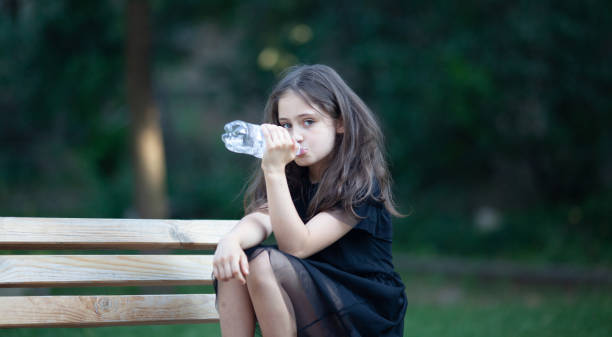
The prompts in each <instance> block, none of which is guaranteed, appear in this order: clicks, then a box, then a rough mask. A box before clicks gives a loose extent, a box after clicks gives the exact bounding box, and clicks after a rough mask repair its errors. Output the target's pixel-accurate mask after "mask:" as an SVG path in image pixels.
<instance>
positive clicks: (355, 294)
mask: <svg viewBox="0 0 612 337" xmlns="http://www.w3.org/2000/svg"><path fill="white" fill-rule="evenodd" d="M265 122H266V123H267V124H263V125H262V132H263V135H264V139H265V142H266V149H265V152H264V155H263V159H262V160H261V170H257V172H256V175H255V176H254V178H253V179H252V181H251V184H250V186H249V188H248V190H247V193H246V196H245V214H246V216H245V217H244V218H242V220H241V221H240V222H239V223H238V225H237V226H236V227H235V228H234V229H233V230H232V231H231V232H230V233H228V234H227V235H226V236H225V237H223V238H222V240H221V241H220V242H219V245H218V246H217V250H216V252H215V256H214V259H213V270H214V272H213V274H214V277H215V290H216V292H217V301H218V303H217V305H218V310H219V317H220V321H221V331H222V334H223V336H225V337H227V336H253V334H254V329H255V321H257V322H258V323H259V326H260V328H261V332H262V334H263V335H264V336H266V337H268V336H283V337H286V336H296V335H297V336H316V337H321V336H402V334H403V321H404V314H405V311H406V303H407V302H406V296H405V293H404V285H403V284H402V281H401V279H400V277H399V275H398V274H397V273H396V272H394V270H393V264H392V263H391V236H392V228H391V218H390V214H393V215H396V216H398V215H400V214H399V213H398V212H397V211H396V209H395V207H394V206H393V199H392V195H391V187H390V181H391V177H390V175H389V171H388V169H387V164H386V162H385V158H384V156H383V135H382V133H381V131H380V128H379V126H378V124H377V122H376V119H375V118H374V116H373V114H372V112H371V111H370V110H369V109H368V107H367V106H366V105H365V104H364V103H363V101H362V100H361V99H360V98H359V97H357V95H356V94H355V93H354V92H353V91H352V90H351V89H350V88H349V87H348V86H347V85H346V83H344V81H343V80H342V79H341V78H340V76H339V75H338V74H337V73H336V72H335V71H334V70H333V69H331V68H330V67H327V66H324V65H312V66H297V67H293V68H291V69H290V70H289V71H288V72H287V73H286V75H285V76H284V78H283V79H282V80H281V81H280V82H279V83H278V85H277V86H276V88H275V89H274V90H273V91H272V93H271V95H270V97H269V99H268V102H267V104H266V108H265ZM298 144H299V145H298ZM298 148H299V149H300V152H299V154H297V155H296V152H297V151H298ZM271 233H274V236H275V238H276V241H277V243H278V246H260V245H259V244H260V243H261V242H262V241H264V240H265V239H266V238H267V237H268V236H269V235H270V234H271Z"/></svg>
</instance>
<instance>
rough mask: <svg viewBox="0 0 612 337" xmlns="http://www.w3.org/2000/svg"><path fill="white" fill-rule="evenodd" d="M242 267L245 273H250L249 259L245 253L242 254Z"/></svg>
mask: <svg viewBox="0 0 612 337" xmlns="http://www.w3.org/2000/svg"><path fill="white" fill-rule="evenodd" d="M240 267H241V268H242V273H243V274H244V275H249V260H248V259H247V257H246V254H244V253H243V254H241V255H240Z"/></svg>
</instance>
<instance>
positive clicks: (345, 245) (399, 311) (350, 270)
mask: <svg viewBox="0 0 612 337" xmlns="http://www.w3.org/2000/svg"><path fill="white" fill-rule="evenodd" d="M317 187H318V186H317V185H316V184H311V185H309V186H308V188H307V190H306V193H304V197H298V198H295V199H294V204H295V207H296V209H297V211H298V213H299V215H300V217H301V218H302V220H304V221H306V210H307V207H308V203H309V202H310V200H311V199H312V197H313V196H314V193H315V192H316V189H317ZM354 209H355V212H356V213H357V214H358V215H359V216H361V217H364V219H363V220H360V221H359V222H358V223H357V224H356V225H355V227H354V228H353V229H352V230H350V231H349V232H348V233H347V234H346V235H344V236H343V237H342V238H340V239H339V240H338V241H336V242H334V243H333V244H331V245H330V246H329V247H327V248H325V249H323V250H321V251H320V252H318V253H316V254H314V255H312V256H310V257H308V258H305V259H300V258H297V257H295V256H292V255H289V254H286V253H284V252H282V251H280V250H278V248H277V247H276V246H256V247H253V248H249V249H247V250H245V253H246V255H247V256H248V257H249V261H250V260H252V259H254V258H256V257H257V256H259V255H260V254H261V253H263V252H266V253H267V255H268V257H269V258H270V263H271V265H272V268H273V270H274V273H275V275H276V278H277V281H278V282H279V285H280V286H281V287H282V289H283V290H284V291H285V293H286V294H287V297H288V298H289V302H290V303H288V304H287V305H289V306H291V307H292V309H293V311H294V313H295V317H296V324H297V330H298V336H300V337H302V336H308V337H310V336H312V337H315V336H316V337H323V336H335V337H339V336H372V337H374V336H377V337H378V336H402V335H403V326H404V315H405V312H406V305H407V299H406V295H405V291H404V290H405V287H404V284H403V283H402V281H401V279H400V276H399V275H398V274H397V273H396V272H395V271H394V269H393V264H392V261H391V238H392V225H391V216H390V214H389V212H388V211H387V210H386V209H385V207H384V205H383V204H382V203H381V202H377V201H375V200H373V199H370V200H368V201H366V202H364V203H362V204H360V205H355V206H354ZM215 289H216V281H215Z"/></svg>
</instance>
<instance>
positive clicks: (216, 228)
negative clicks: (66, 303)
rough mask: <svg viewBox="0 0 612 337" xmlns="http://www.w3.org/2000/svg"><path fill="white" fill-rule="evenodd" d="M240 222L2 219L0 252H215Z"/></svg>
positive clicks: (0, 222) (0, 218)
mask: <svg viewBox="0 0 612 337" xmlns="http://www.w3.org/2000/svg"><path fill="white" fill-rule="evenodd" d="M237 222H238V221H237V220H168V219H156V220H151V219H94V218H26V217H0V248H2V249H90V248H112V249H168V248H171V249H172V248H182V249H214V247H216V245H217V243H218V242H219V239H220V238H221V237H222V236H223V235H225V234H226V233H227V232H229V231H230V229H231V228H232V227H233V226H234V225H236V223H237Z"/></svg>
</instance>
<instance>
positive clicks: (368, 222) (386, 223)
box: [352, 181, 393, 241]
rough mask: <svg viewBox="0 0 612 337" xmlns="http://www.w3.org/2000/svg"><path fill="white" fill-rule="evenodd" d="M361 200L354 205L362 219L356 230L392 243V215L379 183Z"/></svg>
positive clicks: (375, 183) (355, 210)
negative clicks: (386, 206)
mask: <svg viewBox="0 0 612 337" xmlns="http://www.w3.org/2000/svg"><path fill="white" fill-rule="evenodd" d="M360 199H362V200H360V201H357V202H354V203H353V205H352V207H353V211H354V212H355V214H357V215H358V216H359V218H360V219H359V220H358V222H357V224H356V225H355V227H354V228H355V229H360V230H363V231H366V232H368V233H369V234H371V235H372V236H374V237H375V238H378V239H382V240H387V241H391V238H392V234H393V230H392V225H391V215H390V214H389V212H388V211H387V209H386V208H385V204H384V200H383V199H382V194H381V191H380V186H379V184H378V182H376V181H375V182H374V183H373V185H372V190H371V193H369V194H367V195H364V196H362V197H361V198H360Z"/></svg>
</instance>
